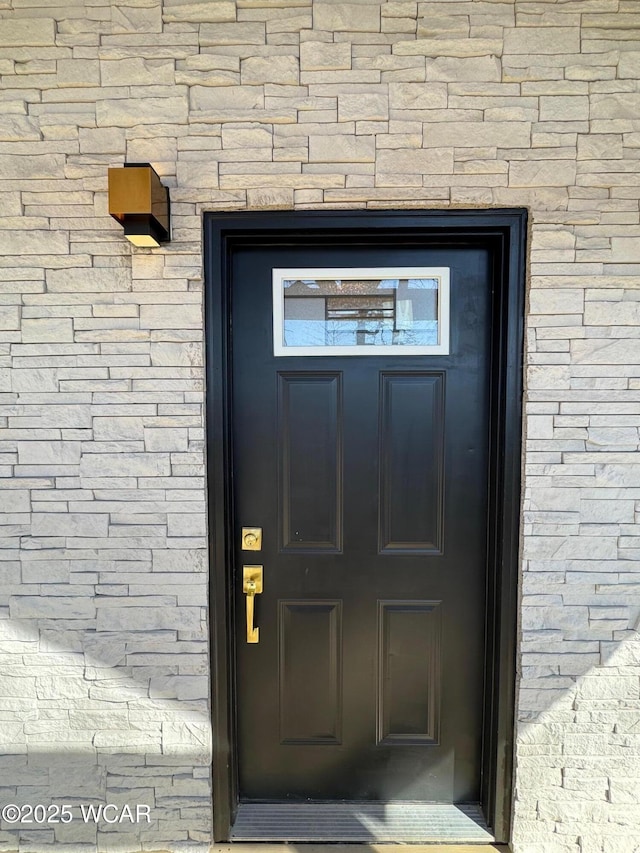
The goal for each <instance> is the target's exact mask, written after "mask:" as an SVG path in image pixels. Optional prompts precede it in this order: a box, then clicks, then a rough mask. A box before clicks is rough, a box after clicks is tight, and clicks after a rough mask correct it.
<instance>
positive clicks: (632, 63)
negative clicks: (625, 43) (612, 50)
mask: <svg viewBox="0 0 640 853" xmlns="http://www.w3.org/2000/svg"><path fill="white" fill-rule="evenodd" d="M618 77H620V78H622V79H626V78H632V79H633V80H640V51H635V50H623V51H620V61H619V62H618Z"/></svg>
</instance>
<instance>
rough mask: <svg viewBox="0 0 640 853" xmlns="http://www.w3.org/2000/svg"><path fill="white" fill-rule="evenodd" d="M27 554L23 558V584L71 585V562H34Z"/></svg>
mask: <svg viewBox="0 0 640 853" xmlns="http://www.w3.org/2000/svg"><path fill="white" fill-rule="evenodd" d="M30 556H31V555H30V554H29V553H28V552H26V553H25V554H24V556H23V558H22V582H23V583H69V574H70V561H69V560H34V559H30Z"/></svg>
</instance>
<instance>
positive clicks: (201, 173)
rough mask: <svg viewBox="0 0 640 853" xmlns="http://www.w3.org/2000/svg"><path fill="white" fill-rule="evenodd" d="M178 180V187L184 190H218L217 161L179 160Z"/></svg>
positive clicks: (177, 168)
mask: <svg viewBox="0 0 640 853" xmlns="http://www.w3.org/2000/svg"><path fill="white" fill-rule="evenodd" d="M176 178H177V181H178V185H179V186H180V187H182V188H185V187H189V188H193V187H197V188H199V189H217V188H218V186H219V185H220V180H219V178H218V164H217V162H215V161H210V162H208V163H204V162H201V161H195V162H190V161H185V160H179V161H178V164H177V166H176ZM174 223H175V220H174Z"/></svg>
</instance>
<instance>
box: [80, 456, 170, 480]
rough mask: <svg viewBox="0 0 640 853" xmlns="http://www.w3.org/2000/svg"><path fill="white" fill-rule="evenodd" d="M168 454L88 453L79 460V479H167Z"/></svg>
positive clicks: (168, 468)
mask: <svg viewBox="0 0 640 853" xmlns="http://www.w3.org/2000/svg"><path fill="white" fill-rule="evenodd" d="M170 474H171V462H170V459H169V454H168V453H89V454H86V455H85V456H83V457H82V459H81V460H80V476H81V477H168V476H169V475H170Z"/></svg>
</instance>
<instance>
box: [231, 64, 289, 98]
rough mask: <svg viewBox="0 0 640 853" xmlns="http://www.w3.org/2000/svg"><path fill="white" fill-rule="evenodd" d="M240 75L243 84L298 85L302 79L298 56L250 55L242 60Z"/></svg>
mask: <svg viewBox="0 0 640 853" xmlns="http://www.w3.org/2000/svg"><path fill="white" fill-rule="evenodd" d="M240 77H241V80H242V83H243V84H245V83H247V84H252V83H253V84H256V83H258V84H261V85H262V84H265V83H277V84H284V85H289V86H297V85H298V81H299V79H300V66H299V62H298V57H297V56H250V57H248V58H247V59H243V60H242V63H241V65H240ZM234 91H236V89H234Z"/></svg>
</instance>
